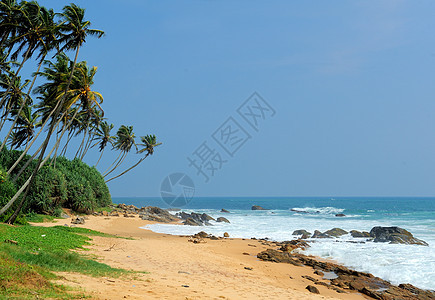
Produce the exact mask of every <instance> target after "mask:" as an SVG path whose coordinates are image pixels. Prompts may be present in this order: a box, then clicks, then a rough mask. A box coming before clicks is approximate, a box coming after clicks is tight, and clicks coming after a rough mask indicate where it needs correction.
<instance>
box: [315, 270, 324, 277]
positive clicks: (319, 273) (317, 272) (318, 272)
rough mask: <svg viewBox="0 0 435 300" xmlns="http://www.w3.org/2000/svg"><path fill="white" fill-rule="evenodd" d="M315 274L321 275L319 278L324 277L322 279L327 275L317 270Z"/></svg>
mask: <svg viewBox="0 0 435 300" xmlns="http://www.w3.org/2000/svg"><path fill="white" fill-rule="evenodd" d="M314 274H316V275H319V276H322V277H323V275H325V273H323V272H322V271H320V270H316V271H314Z"/></svg>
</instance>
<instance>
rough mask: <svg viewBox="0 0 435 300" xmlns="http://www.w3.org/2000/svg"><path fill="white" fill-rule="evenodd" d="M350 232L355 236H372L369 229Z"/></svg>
mask: <svg viewBox="0 0 435 300" xmlns="http://www.w3.org/2000/svg"><path fill="white" fill-rule="evenodd" d="M350 234H351V235H352V237H354V238H365V237H370V233H369V232H367V231H363V232H361V231H358V230H351V231H350Z"/></svg>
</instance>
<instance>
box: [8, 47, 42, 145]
mask: <svg viewBox="0 0 435 300" xmlns="http://www.w3.org/2000/svg"><path fill="white" fill-rule="evenodd" d="M44 59H45V55H44V56H43V57H42V59H41V62H40V63H39V65H38V69H37V70H36V74H35V76H33V80H32V84H31V85H30V87H29V91H28V92H27V97H25V100H24V101H23V103H22V104H21V107H20V109H19V110H18V113H17V116H16V117H15V120H14V122H13V123H12V126H11V128H10V129H9V132H8V133H7V134H6V137H5V139H4V141H3V143H2V145H1V146H0V152H1V151H2V149H3V147H4V146H5V145H6V142H7V140H8V138H9V136H10V135H11V133H12V130H13V129H14V127H15V124H17V122H18V119H19V117H20V114H21V112H22V110H23V108H24V106H26V103H27V101H28V99H29V98H30V96H29V95H30V92H31V91H32V88H33V85H34V84H35V81H36V78H37V77H38V73H39V70H40V69H41V66H42V62H43V61H44ZM0 130H1V128H0Z"/></svg>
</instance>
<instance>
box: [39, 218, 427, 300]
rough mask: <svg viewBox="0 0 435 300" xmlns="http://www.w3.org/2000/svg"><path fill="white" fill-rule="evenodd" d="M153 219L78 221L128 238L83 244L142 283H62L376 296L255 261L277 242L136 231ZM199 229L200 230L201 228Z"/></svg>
mask: <svg viewBox="0 0 435 300" xmlns="http://www.w3.org/2000/svg"><path fill="white" fill-rule="evenodd" d="M59 221H60V222H58V223H42V224H40V223H38V224H33V225H36V226H55V225H63V224H62V222H64V223H65V224H67V225H70V222H71V218H70V219H63V220H59ZM155 223H158V222H153V221H146V220H142V219H140V218H138V217H137V216H134V217H122V216H121V217H115V216H88V217H87V220H86V221H85V224H83V225H76V226H77V227H84V228H89V229H92V230H97V231H101V232H104V233H108V234H112V235H117V236H122V237H129V238H133V239H132V240H125V239H116V238H107V237H92V239H93V241H92V242H91V243H92V245H91V246H89V247H88V248H89V249H90V251H91V254H92V255H96V256H97V257H99V260H101V262H104V263H106V264H109V265H110V266H112V267H118V268H125V269H131V270H135V271H146V272H150V274H141V275H140V277H141V280H139V281H138V282H136V283H135V282H133V283H131V282H129V281H123V280H118V279H116V280H115V283H116V284H114V282H111V281H108V280H98V279H93V278H86V276H82V275H77V274H62V276H63V277H65V278H66V279H68V278H71V280H73V281H72V282H71V281H68V280H67V281H65V282H62V283H64V284H67V285H68V284H72V285H73V286H74V281H78V280H80V281H84V282H85V284H83V285H80V286H81V287H82V288H84V289H85V291H87V292H90V293H91V294H92V296H93V297H95V299H119V298H122V297H124V296H126V297H127V298H128V299H144V297H145V296H143V295H147V296H146V297H145V298H159V299H161V298H163V299H164V298H167V299H210V298H212V299H240V298H245V299H253V298H255V299H266V298H267V299H283V298H284V299H285V298H287V299H292V298H294V299H296V298H297V299H320V298H322V299H373V295H372V297H368V296H367V295H363V294H362V293H359V292H358V290H357V289H353V290H352V289H346V286H342V287H341V288H338V287H337V290H334V289H331V285H330V283H331V281H330V280H329V279H323V275H322V272H321V271H320V269H319V268H318V267H316V266H313V265H312V266H308V265H306V264H305V265H304V266H301V264H300V263H299V264H293V262H290V264H289V263H288V262H287V263H276V262H273V261H274V259H272V260H271V261H264V260H260V259H258V257H257V254H259V253H261V252H262V253H264V252H267V251H268V250H267V249H277V243H276V242H272V241H264V240H252V239H249V240H248V239H238V238H231V237H230V238H221V239H217V240H212V239H209V238H204V239H203V240H202V241H200V242H199V243H193V242H189V240H192V237H191V236H177V235H169V234H162V233H155V232H153V231H151V230H149V229H145V228H141V227H144V226H146V225H149V224H155ZM202 229H204V228H201V227H198V232H199V231H201V230H202ZM275 251H276V250H275ZM303 256H304V257H305V258H306V259H308V260H309V261H311V262H312V261H315V262H317V263H315V264H317V266H318V265H319V264H326V265H329V266H332V265H333V266H335V267H336V266H341V267H342V265H339V264H336V262H333V261H328V260H325V259H323V258H320V257H314V256H305V255H303ZM292 259H294V258H292ZM266 260H267V259H266ZM335 267H334V268H335ZM341 267H340V268H341ZM342 268H343V269H347V268H345V267H342ZM316 269H317V270H316ZM316 271H317V272H316ZM319 271H320V272H319ZM361 274H363V273H361ZM372 277H373V276H372ZM80 278H81V279H80ZM144 282H145V284H144ZM310 285H311V286H315V288H317V289H318V291H319V294H314V293H311V292H310V291H308V290H307V289H306V288H307V286H310ZM334 288H335V287H334ZM338 290H340V291H338ZM103 295H104V296H103ZM416 299H417V298H416ZM428 299H430V298H428Z"/></svg>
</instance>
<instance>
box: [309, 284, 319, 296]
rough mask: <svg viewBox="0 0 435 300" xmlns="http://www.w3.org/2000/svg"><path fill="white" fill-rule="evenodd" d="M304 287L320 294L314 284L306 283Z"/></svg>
mask: <svg viewBox="0 0 435 300" xmlns="http://www.w3.org/2000/svg"><path fill="white" fill-rule="evenodd" d="M306 289H307V290H309V291H310V292H311V293H313V294H320V292H319V290H318V289H317V288H316V287H315V286H312V285H307V287H306Z"/></svg>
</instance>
